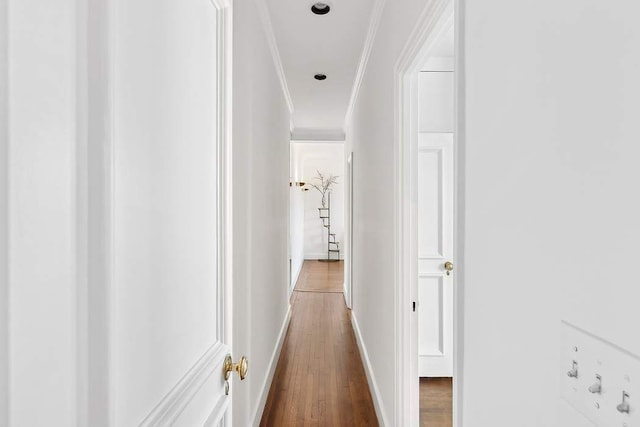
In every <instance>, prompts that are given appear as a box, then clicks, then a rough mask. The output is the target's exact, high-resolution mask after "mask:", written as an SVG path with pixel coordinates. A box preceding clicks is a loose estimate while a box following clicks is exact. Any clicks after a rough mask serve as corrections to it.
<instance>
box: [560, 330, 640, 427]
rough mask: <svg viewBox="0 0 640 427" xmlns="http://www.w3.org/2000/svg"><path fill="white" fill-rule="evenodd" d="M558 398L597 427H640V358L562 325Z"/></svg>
mask: <svg viewBox="0 0 640 427" xmlns="http://www.w3.org/2000/svg"><path fill="white" fill-rule="evenodd" d="M563 335H564V337H563V348H562V355H561V363H562V366H561V376H562V379H561V380H560V381H561V387H562V390H561V395H562V397H563V398H564V399H565V400H566V401H567V402H568V403H569V404H570V405H571V406H573V407H574V408H575V409H576V410H577V411H579V412H580V413H582V415H584V416H585V417H586V418H588V419H589V420H590V421H592V422H593V423H594V424H595V425H597V426H602V427H640V357H638V356H636V355H634V354H632V353H630V352H628V351H626V350H624V349H622V348H620V347H618V346H616V345H615V344H613V343H610V342H608V341H606V340H604V339H602V338H599V337H597V336H595V335H593V334H590V333H589V332H587V331H584V330H582V329H580V328H578V327H576V326H573V325H571V324H569V323H567V322H563Z"/></svg>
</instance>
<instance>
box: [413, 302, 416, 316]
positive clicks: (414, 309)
mask: <svg viewBox="0 0 640 427" xmlns="http://www.w3.org/2000/svg"><path fill="white" fill-rule="evenodd" d="M413 312H414V313H415V312H416V302H415V301H414V302H413Z"/></svg>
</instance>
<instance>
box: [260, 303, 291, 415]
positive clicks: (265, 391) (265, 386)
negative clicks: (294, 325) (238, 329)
mask: <svg viewBox="0 0 640 427" xmlns="http://www.w3.org/2000/svg"><path fill="white" fill-rule="evenodd" d="M290 321H291V306H289V309H288V310H287V314H286V315H285V317H284V321H283V322H282V327H281V328H280V335H279V336H278V342H277V343H276V346H275V348H274V349H273V353H272V354H271V360H270V361H269V373H268V374H267V376H266V378H265V379H264V382H263V383H262V388H261V389H260V400H259V401H258V406H257V407H256V409H255V411H254V413H253V417H252V418H251V419H252V420H253V421H252V423H251V425H253V426H259V425H260V421H261V420H262V414H263V412H264V407H265V405H266V404H267V397H268V396H269V390H270V389H271V382H272V381H273V375H274V374H275V373H276V366H278V360H279V359H280V351H281V350H282V344H283V343H284V337H285V336H286V335H287V330H288V328H289V322H290Z"/></svg>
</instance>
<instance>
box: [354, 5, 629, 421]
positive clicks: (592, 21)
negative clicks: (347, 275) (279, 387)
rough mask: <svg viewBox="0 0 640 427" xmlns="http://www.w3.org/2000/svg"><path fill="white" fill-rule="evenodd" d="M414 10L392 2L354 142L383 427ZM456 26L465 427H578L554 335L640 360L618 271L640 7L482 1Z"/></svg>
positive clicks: (624, 239) (359, 241)
mask: <svg viewBox="0 0 640 427" xmlns="http://www.w3.org/2000/svg"><path fill="white" fill-rule="evenodd" d="M420 3H421V2H418V1H410V0H406V1H401V2H400V1H398V2H395V1H394V2H387V4H386V7H385V10H384V15H383V17H382V21H381V24H380V28H379V31H378V33H377V36H376V42H375V44H374V47H373V50H372V53H371V57H370V60H369V64H368V68H367V71H366V74H365V77H364V80H363V85H362V88H361V91H360V95H359V98H358V100H357V105H356V108H355V110H354V116H353V120H352V123H351V124H350V129H349V135H348V141H352V146H353V151H354V152H355V154H356V156H357V159H358V167H357V168H356V169H355V176H354V179H355V183H356V185H357V190H356V192H355V201H354V202H355V205H356V215H357V217H356V221H355V230H354V239H355V244H356V246H357V248H359V249H358V250H357V251H356V253H355V262H354V293H355V295H354V303H355V307H354V314H355V315H356V316H357V318H358V322H359V325H360V328H361V331H362V337H363V341H364V344H365V345H366V347H367V350H368V354H369V356H370V360H371V366H372V368H373V374H374V377H375V380H376V381H377V383H378V386H379V389H380V394H381V402H382V408H383V411H384V413H385V415H386V418H387V419H389V420H391V419H393V415H394V414H393V411H394V408H393V403H394V402H393V394H394V383H395V372H394V370H393V367H394V353H393V346H392V343H393V310H391V309H390V307H391V303H390V302H389V301H393V287H392V283H393V260H392V257H383V256H381V254H380V253H379V252H378V251H377V250H375V248H377V247H379V246H380V245H382V244H383V243H384V242H386V241H392V240H393V237H394V236H393V210H392V206H391V204H392V202H393V167H392V166H393V157H394V156H393V141H394V126H393V117H394V115H393V108H394V106H393V103H392V102H390V100H392V99H393V96H394V93H393V88H394V76H393V66H394V64H395V62H396V59H397V58H398V56H399V52H400V50H401V47H402V45H403V44H404V43H405V42H406V40H407V39H408V34H409V31H410V30H411V29H412V27H413V23H414V22H416V21H415V20H416V18H417V17H418V16H419V15H420V11H421V9H422V7H423V4H420ZM459 10H460V11H462V13H463V16H462V22H464V25H465V28H464V34H465V35H466V36H465V39H464V43H465V55H466V56H465V58H464V65H465V66H464V69H463V70H462V71H463V72H464V76H465V83H466V89H465V90H466V97H465V102H466V106H465V110H464V115H465V116H466V136H465V141H466V142H465V146H464V149H465V150H466V153H465V156H464V162H465V163H463V164H465V165H466V168H465V170H466V175H465V176H464V181H463V183H462V184H463V188H465V194H466V197H465V199H464V203H465V209H466V211H465V218H466V219H465V223H464V225H465V229H466V237H465V241H464V251H465V252H464V264H463V265H462V266H461V269H463V271H459V274H461V273H462V274H463V275H464V277H465V289H466V296H465V305H464V322H465V323H464V324H465V336H464V337H465V339H464V357H465V359H464V361H465V363H464V371H463V381H464V407H463V422H464V426H469V427H473V426H479V427H484V426H487V425H495V426H509V425H514V420H517V421H515V423H516V424H518V425H522V426H525V427H526V426H536V427H537V426H559V425H580V424H576V420H575V419H573V418H571V417H570V415H569V412H567V411H566V410H565V408H564V406H563V405H561V404H560V403H559V402H560V401H559V397H558V378H559V376H560V375H564V373H563V372H561V371H560V372H559V370H558V362H559V360H558V354H559V345H560V342H559V340H560V338H559V337H560V320H562V319H566V320H569V321H571V322H572V323H575V324H577V325H579V326H581V327H583V328H585V329H587V330H589V331H591V332H593V333H595V334H597V335H600V336H602V337H604V338H606V339H608V340H610V341H612V342H614V343H616V344H618V345H620V346H622V347H625V348H626V349H628V350H629V351H632V352H634V353H636V354H639V353H640V340H638V339H637V333H635V332H634V330H633V326H632V325H637V324H639V323H640V314H639V312H638V310H637V301H638V298H639V297H640V295H639V291H638V287H637V286H635V285H634V281H637V278H636V277H635V276H634V274H632V272H630V271H629V269H625V266H633V265H635V261H636V258H637V256H638V251H637V242H638V241H639V240H640V226H639V224H640V223H638V221H637V218H638V217H640V204H639V203H638V199H637V197H634V196H633V195H635V194H636V193H637V183H638V182H640V169H639V168H638V167H637V158H638V157H639V155H640V146H638V144H637V140H638V138H639V137H640V131H639V130H638V127H637V123H636V119H635V115H634V114H633V112H635V111H638V110H640V82H639V81H638V79H637V78H636V77H635V76H637V75H640V53H639V52H638V50H637V45H638V43H639V42H640V28H638V26H637V25H635V22H634V19H635V18H634V17H635V16H637V15H638V13H639V12H640V6H638V5H636V4H633V3H629V2H625V1H622V0H615V1H613V2H609V3H607V4H606V5H604V4H602V3H600V2H593V1H588V2H584V1H578V0H570V1H567V2H561V3H558V2H556V1H552V0H543V1H542V2H535V3H526V2H525V3H523V2H518V3H517V4H516V3H514V2H509V1H506V0H489V1H488V2H482V3H479V2H464V5H463V7H461V8H460V9H459ZM505 52H508V53H509V54H508V55H506V54H505ZM594 58H597V60H594ZM347 151H348V149H347ZM372 225H375V226H377V227H376V228H375V231H372V228H371V226H372ZM458 261H459V262H460V261H461V260H458ZM616 266H620V267H619V268H616ZM496 396H499V398H496Z"/></svg>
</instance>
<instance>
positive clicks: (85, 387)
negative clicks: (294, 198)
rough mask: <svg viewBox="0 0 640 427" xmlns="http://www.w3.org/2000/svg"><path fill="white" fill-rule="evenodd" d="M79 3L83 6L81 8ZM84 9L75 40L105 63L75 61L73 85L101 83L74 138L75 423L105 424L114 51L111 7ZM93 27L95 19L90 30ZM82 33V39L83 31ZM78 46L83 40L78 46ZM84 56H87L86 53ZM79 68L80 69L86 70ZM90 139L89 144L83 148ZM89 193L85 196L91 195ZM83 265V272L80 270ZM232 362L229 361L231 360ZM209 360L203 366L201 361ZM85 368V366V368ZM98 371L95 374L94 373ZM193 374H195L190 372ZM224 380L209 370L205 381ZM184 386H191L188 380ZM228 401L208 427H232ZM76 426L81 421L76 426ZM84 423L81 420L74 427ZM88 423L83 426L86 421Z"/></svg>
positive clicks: (167, 404) (228, 255) (226, 244)
mask: <svg viewBox="0 0 640 427" xmlns="http://www.w3.org/2000/svg"><path fill="white" fill-rule="evenodd" d="M209 1H210V2H211V4H212V5H213V7H214V8H215V9H216V10H217V41H216V52H215V56H216V63H217V64H218V70H217V82H216V87H217V90H218V100H217V108H216V114H217V117H216V120H217V123H218V124H219V126H218V129H217V135H216V141H215V144H216V151H217V157H218V177H217V178H218V179H217V186H218V188H217V191H218V200H217V207H216V210H217V215H218V224H217V231H218V248H217V249H218V250H217V265H218V268H217V275H218V283H219V284H220V286H219V287H218V295H217V301H218V311H217V315H218V322H217V323H218V328H219V330H218V334H217V335H218V336H219V337H220V341H221V342H222V343H224V345H225V346H226V347H228V348H231V349H233V343H232V338H233V324H232V320H233V292H232V291H233V281H232V279H233V258H232V254H233V247H232V236H233V233H232V231H233V224H232V218H233V211H232V201H233V194H232V189H233V182H232V176H233V174H232V164H233V163H232V160H233V159H232V143H231V138H232V128H233V127H232V124H233V121H232V99H233V96H232V87H233V81H232V76H233V67H232V64H233V51H232V48H233V26H232V24H233V10H232V3H233V0H209ZM83 4H84V3H83ZM85 7H88V8H89V9H90V12H89V14H88V15H89V18H88V21H89V22H90V23H92V25H87V24H86V23H85V25H83V26H79V27H80V28H82V30H81V31H80V32H79V35H78V38H79V39H80V40H83V37H84V38H86V40H87V42H86V43H87V46H86V47H87V51H88V52H91V51H93V52H98V54H97V55H101V56H102V57H103V58H106V60H104V61H97V62H96V61H95V60H92V59H91V58H90V57H87V56H86V54H85V53H82V54H81V55H80V60H79V62H80V64H79V69H80V70H81V71H80V72H79V78H78V79H79V80H78V81H79V83H78V86H80V87H81V88H80V89H79V90H80V91H81V94H83V93H84V92H82V91H83V90H84V89H83V88H84V86H83V85H86V82H85V80H84V79H87V77H89V78H91V77H93V78H94V79H101V80H103V81H105V82H106V83H105V85H104V86H103V85H88V86H86V87H87V91H88V95H89V98H90V99H92V101H90V102H89V105H88V106H87V108H86V111H87V114H86V115H85V114H79V117H78V120H79V122H80V126H81V127H84V126H86V132H87V138H79V142H78V148H77V150H78V152H79V153H86V155H85V156H78V160H77V162H78V165H77V171H78V182H77V184H76V186H77V193H78V205H79V206H84V205H87V206H88V208H87V209H86V210H84V208H79V210H78V224H80V225H79V226H78V241H86V242H87V243H86V247H84V246H82V245H79V249H78V258H79V261H78V264H79V265H78V269H79V274H80V273H81V272H82V269H83V268H86V272H85V274H86V275H87V277H88V281H91V285H90V286H89V284H88V282H85V281H81V284H80V285H79V287H80V288H81V289H79V291H78V293H79V294H81V295H86V299H85V300H80V301H79V302H78V330H79V334H78V343H77V347H78V365H79V367H80V368H78V370H79V371H81V368H82V367H84V370H82V372H80V373H79V374H78V377H79V378H78V383H79V384H82V387H81V388H80V390H79V391H78V393H77V394H78V397H77V400H78V414H79V415H78V419H79V420H80V421H82V420H84V421H87V420H88V421H89V422H88V423H89V424H91V420H96V422H98V421H99V423H100V425H110V423H112V422H113V416H114V414H115V407H114V398H113V397H114V393H115V388H114V387H113V384H111V382H110V378H111V376H112V375H113V372H114V371H115V369H114V355H113V354H112V347H113V343H115V342H116V340H115V335H114V334H115V332H114V331H115V325H114V322H115V319H116V316H117V312H116V311H115V307H113V301H114V292H115V291H114V283H113V277H112V276H113V275H112V272H113V271H114V254H113V248H114V240H113V239H114V235H113V205H114V200H115V194H114V187H113V180H114V168H115V144H114V143H115V139H114V138H115V135H114V129H113V127H114V114H113V107H114V98H113V94H114V92H115V76H114V70H113V63H114V56H115V55H114V49H115V36H116V28H115V20H114V17H115V13H116V11H115V6H114V2H112V1H107V2H102V3H101V2H97V3H96V4H95V5H90V6H85ZM93 21H99V23H98V24H97V25H96V23H95V22H93ZM85 31H86V33H85ZM82 43H84V42H82ZM89 56H90V55H89ZM83 67H86V69H84V68H83ZM90 141H92V143H91V144H90V143H89V142H90ZM89 190H90V191H91V195H90V194H89ZM83 264H84V266H83ZM215 355H216V352H214V351H212V350H211V349H210V350H208V351H207V352H206V353H205V355H204V356H203V357H202V359H201V361H198V363H197V365H198V366H196V367H195V368H202V367H204V368H203V369H206V366H205V365H206V364H207V363H206V362H207V361H208V359H209V358H212V357H213V356H215ZM234 358H235V355H234ZM205 359H207V360H205ZM87 367H88V368H87ZM97 368H100V369H97ZM193 371H197V369H193ZM217 374H219V375H222V372H217V369H216V372H212V373H211V375H217ZM196 375H198V376H203V375H206V374H204V373H202V372H196V373H195V374H194V373H191V372H189V373H188V374H187V375H186V376H185V378H186V379H187V380H192V379H193V380H194V381H193V384H182V383H179V384H178V385H177V386H176V387H174V389H172V390H171V391H170V392H169V393H168V394H167V395H166V396H165V397H164V398H163V399H162V401H161V402H160V403H159V404H158V405H157V406H156V407H155V408H154V409H153V410H152V412H151V413H149V415H148V416H147V418H146V419H145V420H144V421H143V425H164V424H166V420H169V419H171V417H172V416H174V415H175V414H178V413H180V411H181V410H182V409H183V408H184V407H185V406H186V405H188V404H189V402H190V398H191V397H192V396H193V393H194V392H195V391H194V390H195V386H196V382H197V381H195V379H196V378H195V376H196ZM186 382H189V381H186ZM229 404H230V399H227V400H226V401H225V402H223V403H222V404H221V405H220V406H218V407H217V408H215V412H216V413H218V412H225V411H226V414H225V415H224V419H221V417H220V416H214V414H212V416H211V417H210V419H209V420H207V422H206V425H207V426H218V425H220V423H221V422H222V423H223V425H225V426H227V427H231V426H232V425H233V424H232V416H231V414H232V411H231V410H230V409H226V408H230V405H229ZM80 421H79V422H80ZM80 424H83V422H80ZM84 424H86V422H84Z"/></svg>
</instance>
